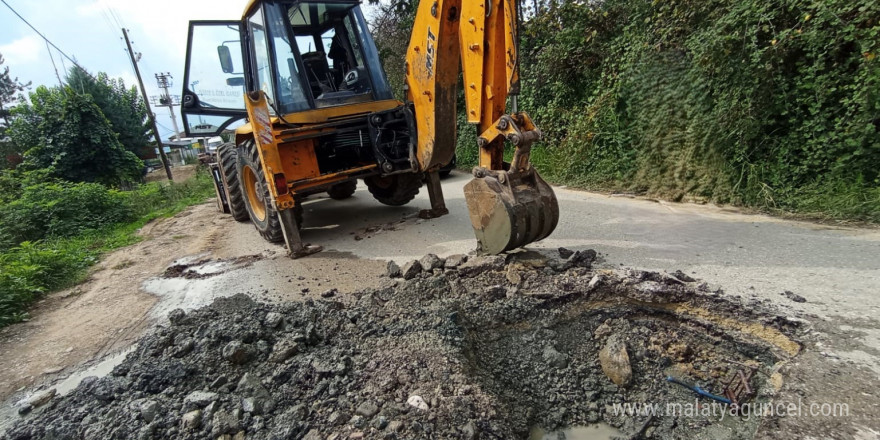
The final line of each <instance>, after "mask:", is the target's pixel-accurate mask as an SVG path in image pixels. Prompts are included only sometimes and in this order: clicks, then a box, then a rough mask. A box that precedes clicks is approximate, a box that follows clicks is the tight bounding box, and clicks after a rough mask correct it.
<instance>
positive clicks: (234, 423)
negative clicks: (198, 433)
mask: <svg viewBox="0 0 880 440" xmlns="http://www.w3.org/2000/svg"><path fill="white" fill-rule="evenodd" d="M211 423H212V428H211V435H213V436H215V437H217V436H220V435H223V434H232V433H234V432H238V429H239V421H238V414H235V413H228V412H226V411H217V412H215V413H214V417H213V419H212V420H211Z"/></svg>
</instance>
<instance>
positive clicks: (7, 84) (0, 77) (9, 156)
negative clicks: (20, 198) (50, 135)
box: [0, 54, 31, 168]
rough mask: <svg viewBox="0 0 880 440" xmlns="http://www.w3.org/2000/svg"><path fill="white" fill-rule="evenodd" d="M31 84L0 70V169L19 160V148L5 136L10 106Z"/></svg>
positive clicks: (9, 118) (4, 70) (1, 62)
mask: <svg viewBox="0 0 880 440" xmlns="http://www.w3.org/2000/svg"><path fill="white" fill-rule="evenodd" d="M3 62H4V60H3V54H0V68H2V66H3ZM30 85H31V83H30V82H28V83H26V84H24V83H21V82H19V81H18V78H13V77H12V75H11V74H10V73H9V67H6V68H2V70H0V168H7V167H9V166H10V165H13V164H15V163H16V162H17V161H18V159H19V154H20V153H21V152H20V151H19V148H18V147H17V146H16V144H14V143H13V142H12V139H10V138H9V136H7V135H6V131H7V130H8V128H9V125H10V123H11V122H12V112H11V108H12V104H14V103H15V102H17V101H18V98H17V97H18V95H19V94H20V93H22V92H24V91H25V90H26V89H27V88H28V87H30Z"/></svg>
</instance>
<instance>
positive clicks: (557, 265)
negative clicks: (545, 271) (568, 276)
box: [547, 258, 566, 272]
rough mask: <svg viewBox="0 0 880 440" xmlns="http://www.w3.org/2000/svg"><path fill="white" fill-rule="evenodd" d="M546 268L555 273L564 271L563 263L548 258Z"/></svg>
mask: <svg viewBox="0 0 880 440" xmlns="http://www.w3.org/2000/svg"><path fill="white" fill-rule="evenodd" d="M547 267H549V268H550V269H553V270H554V271H556V272H562V271H563V270H565V269H566V267H565V262H564V261H561V260H559V259H556V258H550V259H548V260H547Z"/></svg>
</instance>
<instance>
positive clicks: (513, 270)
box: [505, 263, 526, 286]
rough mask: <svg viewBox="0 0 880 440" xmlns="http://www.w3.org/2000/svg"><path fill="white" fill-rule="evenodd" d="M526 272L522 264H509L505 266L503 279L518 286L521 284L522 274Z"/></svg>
mask: <svg viewBox="0 0 880 440" xmlns="http://www.w3.org/2000/svg"><path fill="white" fill-rule="evenodd" d="M525 270H526V267H525V266H524V265H523V264H522V263H511V264H510V265H508V266H507V273H506V274H505V278H507V281H508V282H509V283H510V284H513V285H516V286H518V285H519V284H520V283H522V280H523V278H522V272H524V271H525Z"/></svg>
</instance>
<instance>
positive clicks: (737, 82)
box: [459, 0, 880, 222]
mask: <svg viewBox="0 0 880 440" xmlns="http://www.w3.org/2000/svg"><path fill="white" fill-rule="evenodd" d="M549 4H550V6H549V8H548V9H547V10H545V11H543V12H541V13H539V14H537V15H536V16H533V17H529V20H527V21H526V22H525V23H524V28H523V31H522V37H523V42H522V51H521V56H522V60H521V66H522V72H523V87H522V90H523V95H522V97H521V98H520V107H521V108H522V109H523V110H525V111H527V112H529V113H530V114H531V115H532V116H533V118H534V119H535V120H536V122H537V124H538V126H539V127H540V128H541V129H542V131H543V132H544V134H545V136H544V141H543V142H542V143H541V144H540V145H536V147H535V149H534V151H533V155H532V159H533V161H534V162H535V164H536V166H537V167H538V169H539V170H541V172H542V174H543V175H545V177H547V178H548V179H549V180H550V181H553V182H555V183H564V184H569V185H577V186H581V187H586V188H592V189H599V190H625V191H632V192H637V193H649V194H651V195H653V196H658V197H664V198H669V199H673V200H680V199H684V198H695V199H701V200H708V201H714V202H719V203H731V204H738V205H747V206H754V207H758V208H765V209H768V210H780V209H781V210H785V211H795V212H801V213H805V214H810V215H813V214H820V215H823V216H825V217H830V218H836V219H855V220H867V221H874V222H878V221H880V200H878V198H877V194H878V192H880V168H878V167H877V164H878V163H880V92H878V91H880V57H878V52H880V20H878V18H877V17H880V3H878V2H876V1H874V0H828V1H822V2H814V1H807V0H780V1H774V2H766V1H759V0H745V1H742V0H736V1H734V0H670V1H663V2H656V1H655V2H646V1H641V0H604V1H599V2H552V3H549ZM472 142H473V137H472V136H470V135H466V136H459V154H460V156H462V153H464V157H465V158H464V160H461V159H460V163H463V164H467V163H468V160H469V159H468V158H475V157H476V156H475V151H476V148H475V146H474V145H473V144H472Z"/></svg>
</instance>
